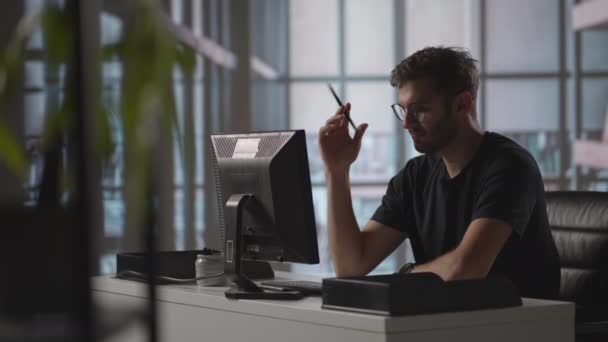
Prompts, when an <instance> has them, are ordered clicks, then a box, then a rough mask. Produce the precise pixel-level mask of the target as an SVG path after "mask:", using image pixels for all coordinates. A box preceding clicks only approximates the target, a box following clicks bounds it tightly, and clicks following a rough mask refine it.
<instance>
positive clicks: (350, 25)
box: [344, 0, 395, 75]
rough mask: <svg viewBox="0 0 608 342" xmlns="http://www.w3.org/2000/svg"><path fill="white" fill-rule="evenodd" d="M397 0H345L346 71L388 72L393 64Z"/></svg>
mask: <svg viewBox="0 0 608 342" xmlns="http://www.w3.org/2000/svg"><path fill="white" fill-rule="evenodd" d="M393 4H394V1H393V0H376V1H369V0H349V1H345V2H344V5H345V11H346V13H345V16H344V18H345V21H346V43H345V44H346V57H345V58H346V73H347V74H357V75H369V74H380V75H387V74H388V73H389V72H390V70H391V68H392V67H393V58H394V49H395V47H394V34H393V32H394V28H393V21H394V14H393Z"/></svg>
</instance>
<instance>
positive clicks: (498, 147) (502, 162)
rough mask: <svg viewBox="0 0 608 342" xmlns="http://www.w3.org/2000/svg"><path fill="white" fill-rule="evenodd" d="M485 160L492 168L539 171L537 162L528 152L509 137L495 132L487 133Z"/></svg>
mask: <svg viewBox="0 0 608 342" xmlns="http://www.w3.org/2000/svg"><path fill="white" fill-rule="evenodd" d="M483 159H484V161H485V163H484V164H486V165H487V166H489V167H492V168H494V167H497V168H504V167H508V168H525V169H528V170H534V171H537V170H538V165H537V163H536V160H535V159H534V157H533V156H532V154H531V153H530V152H529V151H528V150H526V149H525V148H524V147H522V146H521V145H519V144H518V143H516V142H515V141H513V140H511V139H509V138H508V137H506V136H504V135H501V134H498V133H495V132H487V133H486V141H485V146H484V151H483Z"/></svg>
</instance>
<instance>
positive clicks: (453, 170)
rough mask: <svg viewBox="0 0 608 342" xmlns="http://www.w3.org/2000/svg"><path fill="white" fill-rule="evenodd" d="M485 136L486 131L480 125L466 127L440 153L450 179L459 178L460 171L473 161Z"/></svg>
mask: <svg viewBox="0 0 608 342" xmlns="http://www.w3.org/2000/svg"><path fill="white" fill-rule="evenodd" d="M483 134H484V131H483V130H482V129H481V127H479V125H472V126H466V127H464V128H463V129H462V130H460V132H459V134H458V135H456V137H454V139H453V140H452V141H451V142H450V144H449V145H448V146H446V147H445V148H443V149H442V150H441V151H440V152H439V154H440V155H441V159H443V163H444V164H445V167H446V170H447V171H448V175H449V176H450V178H454V177H456V176H458V174H459V173H460V171H462V169H464V167H465V166H466V165H467V164H468V163H469V161H471V159H473V157H474V156H475V154H476V153H477V150H479V145H481V140H482V139H483Z"/></svg>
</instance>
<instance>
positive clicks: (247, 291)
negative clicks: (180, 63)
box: [224, 194, 303, 299]
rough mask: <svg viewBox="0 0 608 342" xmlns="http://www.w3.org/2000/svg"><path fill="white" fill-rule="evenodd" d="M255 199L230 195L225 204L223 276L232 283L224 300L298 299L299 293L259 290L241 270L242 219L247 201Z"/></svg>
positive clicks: (242, 195) (246, 195) (245, 195)
mask: <svg viewBox="0 0 608 342" xmlns="http://www.w3.org/2000/svg"><path fill="white" fill-rule="evenodd" d="M254 200H255V198H254V197H253V195H250V194H237V195H232V196H230V198H229V199H228V202H226V209H225V211H224V213H225V216H224V217H225V223H226V245H225V246H224V275H225V277H226V279H227V280H228V281H229V282H230V283H232V287H231V288H230V289H228V290H227V291H226V298H230V299H300V298H302V297H303V294H302V292H300V291H267V290H263V289H261V288H260V287H259V286H257V285H256V284H255V283H254V282H252V281H251V280H250V279H249V278H247V277H246V276H245V275H244V274H243V273H242V269H241V254H242V251H243V243H242V238H243V235H242V228H243V226H242V217H243V215H242V214H243V210H245V207H246V204H247V202H248V201H254Z"/></svg>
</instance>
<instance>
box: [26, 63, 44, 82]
mask: <svg viewBox="0 0 608 342" xmlns="http://www.w3.org/2000/svg"><path fill="white" fill-rule="evenodd" d="M25 87H26V88H42V87H44V63H42V62H25Z"/></svg>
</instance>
